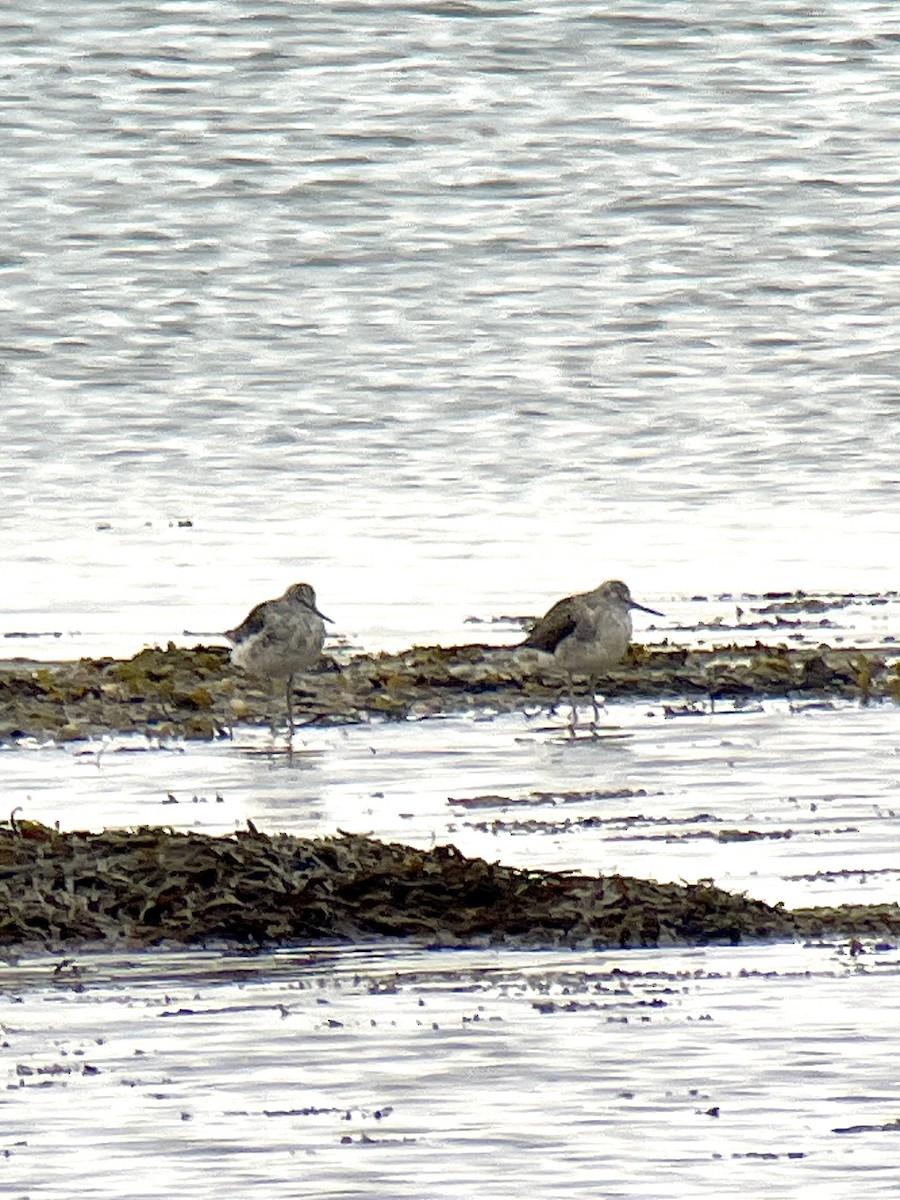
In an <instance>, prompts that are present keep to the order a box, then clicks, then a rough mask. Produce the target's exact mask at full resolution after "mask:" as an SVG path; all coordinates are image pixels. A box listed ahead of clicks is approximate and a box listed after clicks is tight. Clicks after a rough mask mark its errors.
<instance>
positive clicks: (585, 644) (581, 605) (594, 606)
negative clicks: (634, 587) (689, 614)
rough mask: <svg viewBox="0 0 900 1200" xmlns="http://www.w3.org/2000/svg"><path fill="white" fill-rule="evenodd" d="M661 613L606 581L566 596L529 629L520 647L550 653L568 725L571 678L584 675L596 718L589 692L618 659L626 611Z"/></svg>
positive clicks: (627, 635)
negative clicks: (564, 687) (565, 699)
mask: <svg viewBox="0 0 900 1200" xmlns="http://www.w3.org/2000/svg"><path fill="white" fill-rule="evenodd" d="M635 608H637V609H640V611H641V612H646V613H652V614H653V615H654V616H655V617H661V616H662V615H663V614H662V613H660V612H657V611H656V609H655V608H646V607H645V606H644V605H643V604H638V602H637V601H636V600H632V598H631V592H630V591H629V590H628V586H627V584H624V583H622V581H621V580H620V579H607V581H606V582H605V583H601V584H600V586H599V587H597V588H594V590H593V591H592V592H579V593H577V594H576V595H574V596H566V597H565V598H564V599H562V600H557V602H556V603H555V604H554V605H553V606H552V607H551V608H550V609H548V610H547V612H546V613H545V614H544V615H543V616H542V617H541V619H540V620H539V621H538V622H537V624H536V625H535V626H534V628H533V629H532V631H531V633H529V635H528V637H527V638H526V639H525V641H524V642H522V643H521V645H522V646H523V647H528V648H529V649H531V650H543V651H544V653H545V654H552V655H553V657H554V659H555V660H556V663H557V665H558V666H559V667H560V669H561V670H562V671H563V673H564V674H565V676H566V679H567V680H568V683H569V701H570V703H571V705H572V720H571V726H572V729H574V728H575V724H576V708H575V685H574V681H573V676H574V675H576V674H578V675H587V677H588V683H589V686H590V688H591V703H592V705H593V709H594V723H595V724H596V722H597V721H598V720H599V717H600V713H599V711H598V709H597V698H596V694H595V691H596V689H595V681H596V677H597V676H598V675H605V674H606V672H607V671H609V669H610V668H611V667H614V666H615V665H616V664H617V663H619V662H621V661H622V659H623V658H624V657H625V653H626V651H627V650H628V643H629V642H630V641H631V631H632V626H631V611H632V609H635Z"/></svg>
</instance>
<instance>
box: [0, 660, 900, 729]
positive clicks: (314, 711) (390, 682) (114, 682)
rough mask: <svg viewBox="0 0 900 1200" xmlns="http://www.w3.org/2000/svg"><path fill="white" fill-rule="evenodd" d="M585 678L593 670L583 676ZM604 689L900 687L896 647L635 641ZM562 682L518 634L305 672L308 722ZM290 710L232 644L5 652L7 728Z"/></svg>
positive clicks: (460, 703) (494, 700) (773, 691)
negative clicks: (45, 658) (244, 666)
mask: <svg viewBox="0 0 900 1200" xmlns="http://www.w3.org/2000/svg"><path fill="white" fill-rule="evenodd" d="M585 686H587V685H586V681H585ZM600 686H601V687H602V690H603V692H604V694H605V695H606V696H608V697H610V698H619V697H622V698H624V697H632V698H634V697H644V698H650V697H652V698H654V699H659V698H663V697H667V698H684V697H689V698H690V697H695V698H696V697H700V698H705V699H708V700H709V701H710V703H713V702H715V701H716V700H718V699H720V698H723V699H730V700H734V701H737V702H739V701H743V700H745V699H747V698H749V697H760V696H791V697H793V696H797V697H802V696H806V697H809V696H837V697H843V698H845V699H852V700H856V701H859V702H861V703H864V704H865V703H868V702H869V701H870V700H875V699H881V698H889V699H893V700H900V661H898V659H897V658H896V655H895V653H894V652H892V653H891V654H887V653H886V652H880V651H873V650H862V649H857V648H854V647H841V648H835V647H830V646H825V645H821V646H817V647H806V648H798V649H789V648H787V647H785V646H783V645H778V646H764V645H762V644H761V643H758V642H757V643H756V644H755V645H751V646H737V645H731V646H717V647H714V648H712V649H700V648H695V649H687V648H684V647H673V646H655V647H644V646H640V645H632V646H631V649H630V651H629V654H628V657H627V658H626V660H625V661H624V662H623V663H621V664H620V665H619V666H618V667H617V668H616V669H615V670H614V671H611V672H610V673H609V675H607V676H606V677H605V678H604V679H602V680H601V681H600ZM566 688H567V685H566V682H565V679H564V678H563V677H562V676H561V675H560V674H559V672H558V670H557V669H556V668H555V666H554V664H553V661H552V659H549V658H548V656H546V655H543V656H541V655H540V654H539V653H538V652H535V651H522V650H520V649H517V648H515V647H508V646H507V647H503V646H484V645H478V644H472V645H465V646H450V647H444V646H413V647H411V648H410V649H408V650H404V651H402V652H400V653H396V654H386V653H384V654H359V655H355V656H353V657H352V658H350V659H349V660H348V661H346V662H344V663H343V664H342V665H341V666H338V664H337V663H336V662H334V661H332V660H328V659H326V660H325V661H324V662H323V664H322V666H321V667H320V668H319V669H318V670H316V671H311V672H309V673H307V674H305V675H303V676H302V677H298V679H297V681H296V685H295V691H294V710H295V712H296V714H297V716H298V718H299V720H300V721H301V722H303V721H306V722H308V723H311V722H315V721H328V722H354V721H363V720H367V719H369V718H370V717H371V716H373V715H374V716H379V717H381V718H386V719H391V718H394V719H401V720H402V719H405V718H407V717H410V716H416V717H422V716H429V715H433V714H436V713H448V712H464V711H470V710H472V709H484V708H488V709H490V710H491V711H494V712H509V711H513V710H516V709H522V708H529V707H533V706H535V705H552V704H554V703H556V702H557V701H558V700H559V698H560V696H561V695H562V694H563V692H564V690H565V689H566ZM273 719H277V720H281V719H283V701H281V700H274V699H273V697H272V696H271V694H270V692H269V690H268V687H267V686H266V685H265V684H264V683H263V684H261V683H260V681H259V680H254V679H252V678H251V677H249V676H247V675H245V674H244V673H243V672H242V671H241V670H240V669H239V668H237V667H235V666H234V665H233V664H232V663H231V661H230V657H229V652H228V650H227V648H226V647H224V646H203V645H197V646H194V647H192V648H187V647H181V646H176V645H174V644H173V643H172V642H170V643H169V644H168V646H166V648H165V649H161V648H159V647H148V648H145V649H144V650H141V651H140V653H138V654H136V655H134V657H133V658H130V659H126V660H115V659H111V658H102V659H89V658H84V659H81V660H79V661H78V662H58V663H36V662H29V661H28V660H21V659H18V660H7V661H5V662H0V741H16V740H18V739H21V738H24V737H52V738H55V739H56V740H57V741H63V742H64V741H73V740H77V739H81V738H89V737H93V736H97V735H100V734H105V733H110V732H120V733H129V732H134V733H141V734H145V735H146V736H148V737H151V738H162V737H173V736H177V737H185V738H199V739H208V738H215V737H228V736H230V734H231V732H232V731H233V729H234V726H235V725H237V724H243V723H248V724H265V723H268V722H269V721H271V720H273Z"/></svg>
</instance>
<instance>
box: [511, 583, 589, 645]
mask: <svg viewBox="0 0 900 1200" xmlns="http://www.w3.org/2000/svg"><path fill="white" fill-rule="evenodd" d="M577 627H578V622H577V621H576V619H575V613H574V606H573V604H572V598H571V596H567V597H566V598H565V600H557V602H556V603H555V604H554V605H553V607H552V608H550V609H548V611H547V612H545V613H544V615H543V616H542V617H541V619H540V620H539V621H538V622H536V624H535V626H534V628H533V629H532V631H531V633H529V635H528V637H527V638H526V639H525V641H524V642H523V643H522V645H523V646H529V647H530V648H531V649H532V650H545V651H546V652H547V653H548V654H552V653H553V651H554V650H555V649H556V647H557V646H558V645H559V643H560V642H561V641H562V640H563V638H564V637H568V636H569V634H570V633H574V632H575V630H576V628H577Z"/></svg>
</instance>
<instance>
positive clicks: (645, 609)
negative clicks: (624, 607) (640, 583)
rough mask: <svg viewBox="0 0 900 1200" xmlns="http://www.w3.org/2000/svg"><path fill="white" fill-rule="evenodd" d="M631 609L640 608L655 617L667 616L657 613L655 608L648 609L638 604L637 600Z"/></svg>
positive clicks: (631, 605)
mask: <svg viewBox="0 0 900 1200" xmlns="http://www.w3.org/2000/svg"><path fill="white" fill-rule="evenodd" d="M628 607H629V608H639V609H640V610H641V612H648V613H651V614H652V615H653V616H654V617H664V616H665V615H666V614H665V613H661V612H657V611H656V609H655V608H647V606H646V605H645V604H638V602H637V600H632V602H631V604H630V605H629V606H628Z"/></svg>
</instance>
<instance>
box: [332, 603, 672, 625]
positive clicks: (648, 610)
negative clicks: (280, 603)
mask: <svg viewBox="0 0 900 1200" xmlns="http://www.w3.org/2000/svg"><path fill="white" fill-rule="evenodd" d="M312 610H313V612H314V613H315V614H316V616H317V617H321V618H322V620H323V621H327V622H328V624H329V625H333V624H334V621H332V619H331V617H326V616H325V614H324V613H323V612H319V610H318V609H317V608H316V606H315V605H313V606H312ZM647 612H650V609H649V608H648V609H647ZM660 615H661V614H660Z"/></svg>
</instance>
